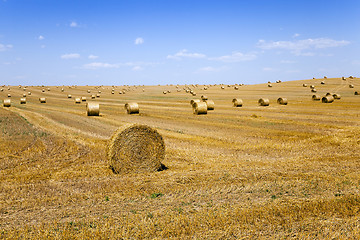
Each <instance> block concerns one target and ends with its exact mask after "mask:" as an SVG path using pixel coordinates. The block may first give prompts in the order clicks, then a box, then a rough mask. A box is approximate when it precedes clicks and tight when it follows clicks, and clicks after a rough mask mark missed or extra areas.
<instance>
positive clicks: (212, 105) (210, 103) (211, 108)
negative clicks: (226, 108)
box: [204, 100, 215, 110]
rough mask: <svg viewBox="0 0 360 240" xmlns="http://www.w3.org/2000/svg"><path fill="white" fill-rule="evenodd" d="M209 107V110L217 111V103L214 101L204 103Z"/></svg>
mask: <svg viewBox="0 0 360 240" xmlns="http://www.w3.org/2000/svg"><path fill="white" fill-rule="evenodd" d="M204 102H205V103H206V105H207V110H214V109H215V103H214V101H213V100H205V101H204Z"/></svg>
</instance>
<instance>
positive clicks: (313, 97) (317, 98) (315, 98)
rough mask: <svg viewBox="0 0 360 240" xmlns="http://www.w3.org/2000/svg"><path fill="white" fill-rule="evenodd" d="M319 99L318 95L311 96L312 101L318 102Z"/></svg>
mask: <svg viewBox="0 0 360 240" xmlns="http://www.w3.org/2000/svg"><path fill="white" fill-rule="evenodd" d="M320 99H321V97H320V95H317V94H314V95H312V100H314V101H319V100H320Z"/></svg>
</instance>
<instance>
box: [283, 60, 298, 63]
mask: <svg viewBox="0 0 360 240" xmlns="http://www.w3.org/2000/svg"><path fill="white" fill-rule="evenodd" d="M280 62H281V63H296V62H295V61H292V60H281V61H280Z"/></svg>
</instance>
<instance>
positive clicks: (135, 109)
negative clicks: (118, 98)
mask: <svg viewBox="0 0 360 240" xmlns="http://www.w3.org/2000/svg"><path fill="white" fill-rule="evenodd" d="M124 108H125V110H126V112H127V113H128V114H135V113H139V105H138V104H137V103H135V102H130V103H125V106H124Z"/></svg>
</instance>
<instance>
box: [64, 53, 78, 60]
mask: <svg viewBox="0 0 360 240" xmlns="http://www.w3.org/2000/svg"><path fill="white" fill-rule="evenodd" d="M61 58H62V59H75V58H80V54H78V53H69V54H63V55H61Z"/></svg>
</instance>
